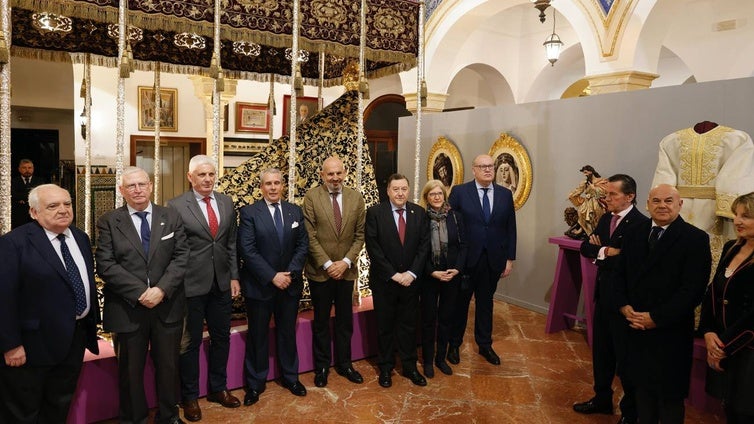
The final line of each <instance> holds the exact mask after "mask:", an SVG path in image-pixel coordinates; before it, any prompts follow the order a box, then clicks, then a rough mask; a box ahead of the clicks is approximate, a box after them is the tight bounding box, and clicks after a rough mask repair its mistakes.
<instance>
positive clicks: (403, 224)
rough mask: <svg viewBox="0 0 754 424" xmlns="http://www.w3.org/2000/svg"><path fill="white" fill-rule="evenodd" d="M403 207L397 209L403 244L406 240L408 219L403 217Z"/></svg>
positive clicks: (400, 236) (399, 232)
mask: <svg viewBox="0 0 754 424" xmlns="http://www.w3.org/2000/svg"><path fill="white" fill-rule="evenodd" d="M403 211H404V210H403V209H396V212H398V238H400V239H401V244H403V241H404V240H406V219H405V218H404V217H403Z"/></svg>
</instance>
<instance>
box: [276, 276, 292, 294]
mask: <svg viewBox="0 0 754 424" xmlns="http://www.w3.org/2000/svg"><path fill="white" fill-rule="evenodd" d="M272 284H274V285H275V287H277V288H279V289H280V290H285V289H287V288H288V286H290V285H291V273H290V272H278V273H277V274H275V276H274V277H272Z"/></svg>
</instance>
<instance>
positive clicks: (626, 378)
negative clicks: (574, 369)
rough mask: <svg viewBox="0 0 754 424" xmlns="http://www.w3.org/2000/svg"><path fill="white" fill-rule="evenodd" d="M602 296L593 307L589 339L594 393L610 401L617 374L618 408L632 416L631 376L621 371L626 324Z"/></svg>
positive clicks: (633, 392) (600, 401)
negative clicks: (592, 326) (619, 391)
mask: <svg viewBox="0 0 754 424" xmlns="http://www.w3.org/2000/svg"><path fill="white" fill-rule="evenodd" d="M608 303H609V302H607V301H605V300H603V299H602V298H600V299H598V300H597V303H596V305H595V310H594V319H593V323H594V324H593V325H594V329H593V331H594V334H593V337H594V338H593V339H592V371H593V372H594V393H595V397H596V398H597V402H599V403H605V404H607V403H609V404H611V405H612V403H613V378H614V377H615V375H616V374H617V375H618V376H619V377H620V381H621V385H622V386H623V398H622V399H621V401H620V410H621V413H622V414H623V416H624V417H626V418H627V419H629V420H632V421H633V420H636V416H637V412H636V388H635V387H634V383H633V381H632V380H631V376H630V375H627V373H626V372H625V362H626V351H627V348H628V345H627V337H628V324H627V322H626V319H625V318H624V317H623V315H621V314H620V313H619V312H618V311H616V310H615V309H614V307H613V305H610V304H608Z"/></svg>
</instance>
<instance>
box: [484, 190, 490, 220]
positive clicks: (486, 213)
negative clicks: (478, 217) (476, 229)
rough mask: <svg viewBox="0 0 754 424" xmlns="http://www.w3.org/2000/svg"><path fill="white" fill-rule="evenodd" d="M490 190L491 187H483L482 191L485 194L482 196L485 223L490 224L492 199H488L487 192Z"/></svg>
mask: <svg viewBox="0 0 754 424" xmlns="http://www.w3.org/2000/svg"><path fill="white" fill-rule="evenodd" d="M488 190H489V187H483V188H482V191H484V194H483V195H482V215H484V222H485V223H487V222H490V215H491V212H490V198H489V197H487V191H488Z"/></svg>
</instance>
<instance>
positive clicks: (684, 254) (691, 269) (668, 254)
mask: <svg viewBox="0 0 754 424" xmlns="http://www.w3.org/2000/svg"><path fill="white" fill-rule="evenodd" d="M651 226H652V221H651V220H647V221H645V222H644V223H642V224H640V225H638V226H637V227H636V228H635V231H632V232H630V233H627V234H626V235H625V236H624V238H623V248H622V249H621V254H620V255H618V258H619V260H618V265H617V269H616V273H615V283H616V286H615V288H616V290H615V295H616V302H617V305H618V306H619V307H622V306H624V305H631V306H632V307H633V308H634V310H635V311H637V312H649V314H650V316H651V317H652V320H653V321H654V322H655V324H657V328H654V329H651V330H630V332H629V339H628V349H629V351H628V356H627V366H628V371H629V372H630V373H631V375H633V376H635V378H636V383H637V386H639V387H644V388H648V389H650V390H653V391H656V392H657V393H659V394H660V396H661V397H664V398H667V399H683V398H684V397H686V396H687V395H688V389H689V378H690V372H691V361H692V349H693V341H694V309H695V307H696V306H697V305H698V304H699V302H700V301H701V300H702V296H703V295H704V290H705V287H706V286H707V281H708V280H709V275H710V268H711V262H712V257H711V253H710V244H709V236H708V235H707V233H705V232H704V231H702V230H700V229H698V228H696V227H694V226H693V225H691V224H689V223H687V222H685V221H684V220H683V218H681V217H680V216H679V217H678V218H676V219H675V221H673V222H672V223H671V224H670V225H669V226H668V227H667V228H666V229H665V231H664V232H663V234H662V236H661V237H660V239H659V240H658V241H657V245H655V247H654V249H652V251H651V252H650V250H649V243H648V239H649V233H650V229H651Z"/></svg>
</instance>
